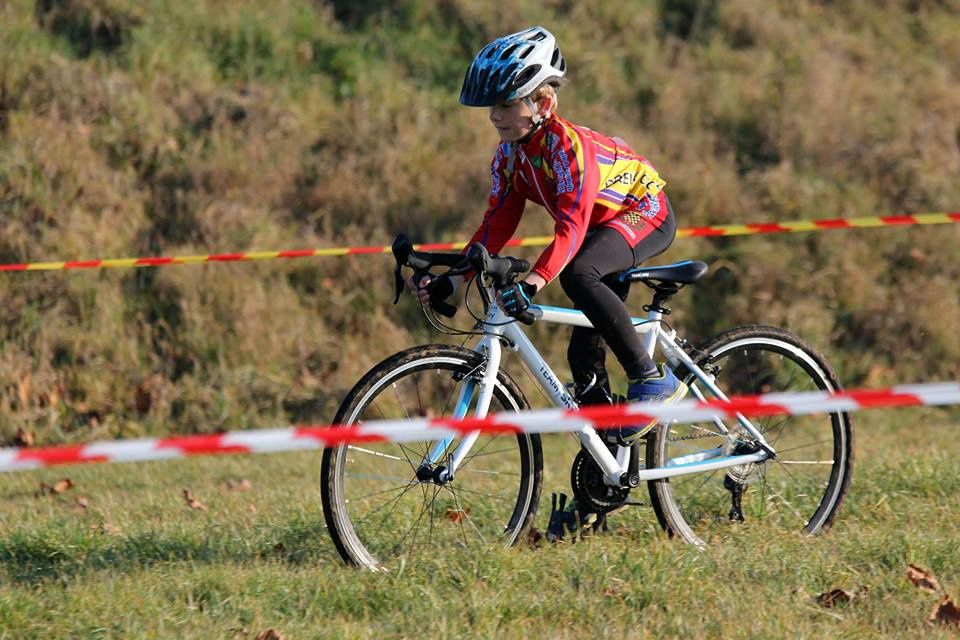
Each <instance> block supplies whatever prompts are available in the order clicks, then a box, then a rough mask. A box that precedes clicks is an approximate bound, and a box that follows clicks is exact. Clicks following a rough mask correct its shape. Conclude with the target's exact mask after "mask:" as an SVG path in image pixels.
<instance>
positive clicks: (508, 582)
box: [0, 409, 960, 639]
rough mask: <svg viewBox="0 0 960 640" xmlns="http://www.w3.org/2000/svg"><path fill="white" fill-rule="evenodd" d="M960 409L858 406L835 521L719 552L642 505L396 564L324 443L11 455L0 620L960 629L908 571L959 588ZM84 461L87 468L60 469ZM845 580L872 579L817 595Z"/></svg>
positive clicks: (729, 630)
mask: <svg viewBox="0 0 960 640" xmlns="http://www.w3.org/2000/svg"><path fill="white" fill-rule="evenodd" d="M955 422H956V421H955V413H954V415H953V416H951V415H950V413H949V412H947V411H943V410H927V409H910V410H892V411H879V410H875V411H871V412H866V413H861V414H858V416H857V425H856V426H857V427H858V432H857V450H856V453H857V467H856V470H855V474H854V482H853V486H852V490H851V493H850V495H849V497H848V499H847V502H846V503H845V504H844V506H843V508H842V511H841V513H840V515H839V517H838V520H837V522H836V524H835V526H834V527H833V529H832V530H830V531H829V532H828V533H826V534H825V535H822V536H818V537H815V538H806V537H803V536H800V535H799V534H797V533H796V532H793V531H784V530H779V529H774V528H770V527H765V526H763V525H762V524H758V523H753V524H749V523H748V525H747V526H745V527H739V528H738V530H737V531H736V534H735V535H730V536H729V537H728V539H727V540H725V541H724V543H723V544H722V545H717V546H713V547H711V548H709V549H708V550H707V551H706V552H699V551H696V550H694V549H693V548H692V547H689V546H685V545H682V544H680V543H677V542H674V541H671V540H668V539H667V538H666V537H665V536H664V535H663V534H662V533H661V532H660V531H659V529H658V527H657V525H656V519H655V518H654V516H653V514H652V512H651V511H650V510H649V509H647V508H642V507H638V508H633V509H631V510H630V511H627V512H625V513H622V514H619V515H618V516H616V517H615V519H613V520H612V522H611V530H610V532H609V533H607V534H603V535H598V536H594V537H592V538H589V539H586V540H581V541H578V542H577V543H576V544H569V543H565V544H561V545H548V544H545V545H541V546H539V547H537V548H529V547H525V548H521V549H508V550H502V549H489V550H484V552H483V553H481V554H477V555H474V556H472V557H435V558H429V559H428V558H423V559H421V560H419V561H418V562H417V564H416V565H412V564H407V565H404V566H401V567H398V568H397V569H396V570H394V571H392V572H390V573H387V574H371V573H367V572H362V571H358V570H355V569H351V568H348V567H345V566H343V565H342V564H341V562H340V560H339V557H338V556H337V553H336V551H335V549H334V548H333V546H332V544H331V542H330V539H329V536H328V534H327V531H326V529H325V526H324V524H323V514H322V510H321V505H320V500H319V491H318V480H317V478H318V471H319V457H320V456H319V453H317V452H313V453H296V454H276V455H269V456H266V455H265V456H254V457H240V456H236V457H234V456H231V457H221V458H197V459H190V460H180V461H169V462H156V463H148V464H138V465H134V464H130V465H116V466H85V467H75V468H67V467H63V468H59V469H48V470H44V471H35V472H29V473H20V474H10V475H7V476H5V477H4V478H3V483H2V484H0V521H2V522H3V526H2V530H0V638H19V637H36V638H60V637H95V638H99V637H105V638H119V637H147V638H150V637H153V638H168V637H178V638H232V637H236V638H251V639H252V638H254V637H256V635H257V634H258V633H259V632H262V631H265V630H267V629H270V628H273V629H276V630H277V631H279V632H280V633H282V634H283V637H285V638H315V637H316V638H320V637H329V638H341V637H347V638H350V637H372V636H376V637H412V636H415V635H416V636H424V635H428V636H430V637H438V638H457V637H543V638H574V637H613V636H619V637H651V638H652V637H680V636H686V637H725V638H728V637H729V638H737V637H788V636H789V637H841V638H856V637H881V636H886V637H910V636H913V637H918V636H924V637H927V636H933V637H937V636H938V635H939V636H940V637H955V630H949V629H946V628H943V627H930V626H928V625H927V622H926V620H927V617H928V616H929V614H930V611H931V609H932V608H933V606H934V604H935V603H936V602H937V600H938V596H936V595H934V594H931V593H927V592H923V591H920V590H918V589H916V588H914V587H913V585H911V584H910V582H909V581H908V580H907V578H906V572H907V565H908V564H909V563H914V564H917V565H920V566H921V567H924V568H926V569H929V570H931V571H932V572H933V573H934V574H936V575H937V576H938V577H939V579H940V582H941V584H942V585H943V588H944V590H945V591H946V592H947V593H949V594H950V595H952V596H954V597H956V595H957V594H958V593H960V591H958V589H960V578H958V576H960V572H958V557H957V553H956V550H957V548H958V543H960V534H958V533H957V524H958V517H957V514H958V513H960V465H957V464H956V459H957V456H958V455H960V444H958V442H957V439H956V435H955V431H954V427H955ZM545 451H546V457H547V461H546V464H547V469H546V474H545V482H544V500H542V501H541V509H540V512H539V514H538V518H537V523H536V526H537V527H538V528H540V529H543V528H544V527H545V525H546V518H547V515H548V513H549V495H550V492H552V491H565V490H568V486H567V482H568V481H567V477H568V470H569V463H570V459H571V456H572V453H573V452H574V451H575V443H573V441H572V440H571V439H570V438H569V437H568V436H554V437H551V438H550V439H548V440H547V441H546V443H545ZM64 478H70V479H71V481H72V483H73V485H74V486H73V487H72V488H70V489H68V490H66V491H63V492H62V493H59V494H57V493H52V492H51V491H49V490H47V491H41V485H43V484H46V485H48V486H53V485H55V484H56V482H57V481H59V480H62V479H64ZM243 480H246V481H248V482H246V483H242V482H241V481H243ZM184 489H187V490H189V491H190V492H191V496H192V497H193V498H194V499H195V500H197V501H199V502H201V503H202V504H203V506H205V507H206V509H199V508H191V507H190V506H188V503H187V501H186V500H185V499H184V496H183V490H184ZM641 495H644V496H645V492H641ZM84 505H85V506H84ZM834 588H842V589H846V590H848V591H850V592H854V593H856V594H857V596H856V597H855V598H854V600H853V601H852V602H850V603H849V604H847V605H845V606H839V607H823V606H821V605H819V604H817V602H816V598H815V596H816V595H817V594H820V593H823V592H826V591H829V590H830V589H834Z"/></svg>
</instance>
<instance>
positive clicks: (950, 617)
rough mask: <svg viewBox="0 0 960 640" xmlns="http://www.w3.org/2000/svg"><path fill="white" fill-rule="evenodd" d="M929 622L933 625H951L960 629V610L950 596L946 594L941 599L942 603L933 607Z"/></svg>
mask: <svg viewBox="0 0 960 640" xmlns="http://www.w3.org/2000/svg"><path fill="white" fill-rule="evenodd" d="M929 622H930V623H931V624H933V623H937V624H950V625H953V626H955V627H958V628H960V609H958V608H957V605H956V604H955V603H954V602H953V600H951V599H950V596H948V595H946V594H944V596H943V597H942V598H940V602H938V603H937V604H935V605H934V606H933V611H931V612H930V618H929Z"/></svg>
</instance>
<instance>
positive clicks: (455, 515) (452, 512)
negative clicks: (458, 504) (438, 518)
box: [444, 507, 470, 524]
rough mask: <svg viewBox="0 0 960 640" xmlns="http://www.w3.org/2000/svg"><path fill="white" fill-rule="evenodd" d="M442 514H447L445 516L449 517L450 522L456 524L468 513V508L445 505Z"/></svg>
mask: <svg viewBox="0 0 960 640" xmlns="http://www.w3.org/2000/svg"><path fill="white" fill-rule="evenodd" d="M444 515H445V516H447V518H449V519H450V522H452V523H453V524H458V523H460V522H463V520H464V519H465V518H466V517H467V516H468V515H470V509H454V508H453V507H447V510H446V512H445V513H444Z"/></svg>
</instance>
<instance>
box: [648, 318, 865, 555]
mask: <svg viewBox="0 0 960 640" xmlns="http://www.w3.org/2000/svg"><path fill="white" fill-rule="evenodd" d="M700 353H701V355H700V356H699V358H697V360H696V362H697V364H698V365H699V366H700V367H701V368H702V369H704V371H706V372H707V373H710V374H712V375H713V376H714V377H715V381H716V384H717V386H719V387H720V389H721V390H722V391H723V392H724V393H725V394H726V395H727V396H728V397H732V396H745V395H757V394H763V393H776V392H800V391H817V390H823V391H838V390H840V385H839V383H838V382H837V376H836V374H835V373H834V372H833V370H832V369H831V368H830V366H829V365H828V364H827V362H826V361H825V360H824V358H823V356H822V355H820V354H819V353H817V352H816V351H814V350H813V349H812V348H811V347H810V346H809V345H807V344H806V343H805V342H803V341H802V340H801V339H800V338H798V337H796V336H794V335H793V334H791V333H789V332H787V331H784V330H782V329H776V328H773V327H763V326H747V327H740V328H737V329H733V330H731V331H728V332H726V333H723V334H721V335H719V336H717V337H716V338H714V339H712V340H710V341H708V342H707V343H706V344H705V345H704V346H703V347H701V349H700ZM688 383H689V384H691V385H692V386H695V383H694V382H693V381H692V376H691V379H688ZM697 388H698V389H700V390H701V391H703V392H704V393H703V395H704V396H705V397H706V398H708V399H709V398H710V397H711V394H710V393H709V392H708V391H707V390H706V389H705V388H704V387H703V385H702V384H700V385H698V386H697ZM750 420H751V422H752V423H753V424H754V425H755V426H756V427H757V428H758V429H759V430H760V431H761V432H762V433H763V435H764V438H765V439H766V440H767V442H768V443H770V445H771V446H772V447H773V448H774V450H775V451H776V453H777V456H776V458H775V459H773V460H767V461H765V462H762V463H755V464H746V465H742V466H737V467H730V468H727V469H720V470H715V471H708V472H704V473H699V474H691V475H683V476H676V477H674V478H672V479H663V480H655V481H652V482H650V483H649V485H648V487H649V490H650V498H651V500H652V502H653V507H654V510H655V512H656V514H657V518H658V519H659V520H660V524H661V525H662V526H663V527H664V529H666V531H667V533H668V534H669V535H671V536H678V537H680V538H682V539H683V540H685V541H687V542H690V543H692V544H695V545H697V546H704V545H706V544H707V543H708V542H709V541H710V540H712V539H715V538H718V537H722V536H724V535H729V534H731V533H733V532H735V531H736V530H737V527H736V526H731V524H736V525H740V524H742V523H746V524H749V523H751V522H754V521H760V520H762V521H764V522H765V523H767V524H770V525H774V526H780V527H782V528H784V529H796V530H801V531H803V532H804V533H807V534H815V533H818V532H820V531H822V530H824V529H826V528H828V527H829V526H830V524H831V523H832V522H833V518H834V516H835V515H836V512H837V509H838V508H839V507H840V504H841V502H842V501H843V498H844V496H845V495H846V493H847V489H848V487H849V484H850V478H851V475H852V472H853V426H852V424H851V421H850V416H849V415H848V414H847V413H845V412H835V413H829V414H813V415H803V416H789V415H787V416H770V417H760V418H750ZM738 447H739V449H738ZM743 447H749V436H748V435H747V433H746V431H745V430H744V429H743V427H741V426H740V425H739V424H738V423H737V422H736V421H735V420H726V421H724V422H723V424H722V425H721V424H715V423H698V424H669V425H660V426H658V428H657V429H656V430H655V432H654V433H652V434H651V438H650V443H649V444H648V447H647V464H648V466H652V467H663V466H667V465H669V464H670V463H671V461H676V460H678V459H684V460H692V459H696V457H698V456H703V455H704V452H710V451H722V452H724V453H727V454H730V453H735V452H737V451H742V450H743Z"/></svg>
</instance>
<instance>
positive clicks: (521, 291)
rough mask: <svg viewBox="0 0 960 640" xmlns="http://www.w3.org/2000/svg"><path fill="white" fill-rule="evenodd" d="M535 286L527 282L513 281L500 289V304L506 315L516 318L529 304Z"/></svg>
mask: <svg viewBox="0 0 960 640" xmlns="http://www.w3.org/2000/svg"><path fill="white" fill-rule="evenodd" d="M536 293H537V288H536V287H535V286H534V285H532V284H530V283H529V282H514V283H513V284H511V285H508V286H506V287H504V288H503V289H500V304H501V306H503V310H504V311H505V312H506V313H507V315H508V316H512V317H514V318H516V317H517V316H519V315H520V314H522V313H523V312H524V311H526V310H527V308H528V307H529V306H530V303H531V301H532V300H533V296H534V294H536Z"/></svg>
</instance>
